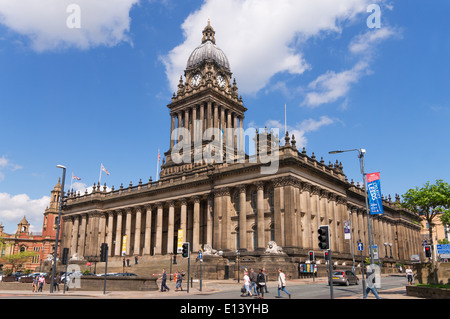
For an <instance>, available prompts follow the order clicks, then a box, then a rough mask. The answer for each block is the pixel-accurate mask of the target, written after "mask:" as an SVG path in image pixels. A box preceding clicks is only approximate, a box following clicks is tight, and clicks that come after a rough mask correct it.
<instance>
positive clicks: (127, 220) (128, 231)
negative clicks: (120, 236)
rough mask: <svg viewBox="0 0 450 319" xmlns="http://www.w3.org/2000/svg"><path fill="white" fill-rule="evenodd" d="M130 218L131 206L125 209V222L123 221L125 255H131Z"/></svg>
mask: <svg viewBox="0 0 450 319" xmlns="http://www.w3.org/2000/svg"><path fill="white" fill-rule="evenodd" d="M131 218H132V210H131V208H127V209H126V222H125V235H126V236H127V252H126V255H127V256H130V255H131Z"/></svg>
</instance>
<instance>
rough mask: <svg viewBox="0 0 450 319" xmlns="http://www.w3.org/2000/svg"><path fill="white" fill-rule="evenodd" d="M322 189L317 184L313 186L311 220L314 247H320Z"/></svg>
mask: <svg viewBox="0 0 450 319" xmlns="http://www.w3.org/2000/svg"><path fill="white" fill-rule="evenodd" d="M319 194H320V189H319V188H318V187H317V186H312V188H311V221H312V225H313V235H312V239H313V248H314V249H315V248H316V247H319V238H318V236H319V234H318V230H319V226H320V224H321V223H320V205H319V203H320V202H319V200H320V199H319Z"/></svg>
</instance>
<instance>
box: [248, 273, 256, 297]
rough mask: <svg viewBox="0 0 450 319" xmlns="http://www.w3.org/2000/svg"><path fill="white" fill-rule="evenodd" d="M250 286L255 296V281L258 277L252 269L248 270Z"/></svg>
mask: <svg viewBox="0 0 450 319" xmlns="http://www.w3.org/2000/svg"><path fill="white" fill-rule="evenodd" d="M249 277H250V284H251V289H252V290H253V294H255V295H257V294H258V291H257V288H256V279H257V278H258V275H257V274H256V272H255V271H254V270H253V268H251V269H250V276H249Z"/></svg>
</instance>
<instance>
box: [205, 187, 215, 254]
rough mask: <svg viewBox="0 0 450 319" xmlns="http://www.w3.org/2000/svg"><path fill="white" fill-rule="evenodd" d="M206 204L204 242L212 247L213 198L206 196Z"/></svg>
mask: <svg viewBox="0 0 450 319" xmlns="http://www.w3.org/2000/svg"><path fill="white" fill-rule="evenodd" d="M206 202H207V204H206V205H207V206H206V243H207V244H208V245H210V246H211V247H212V243H213V210H212V206H213V199H212V196H211V195H210V196H208V198H207V200H206Z"/></svg>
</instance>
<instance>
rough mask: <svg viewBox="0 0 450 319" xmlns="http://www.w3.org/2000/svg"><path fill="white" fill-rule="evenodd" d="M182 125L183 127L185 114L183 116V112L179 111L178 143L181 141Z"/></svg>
mask: <svg viewBox="0 0 450 319" xmlns="http://www.w3.org/2000/svg"><path fill="white" fill-rule="evenodd" d="M182 127H183V116H182V114H181V112H179V113H178V129H177V144H178V143H180V139H181V128H182Z"/></svg>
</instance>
